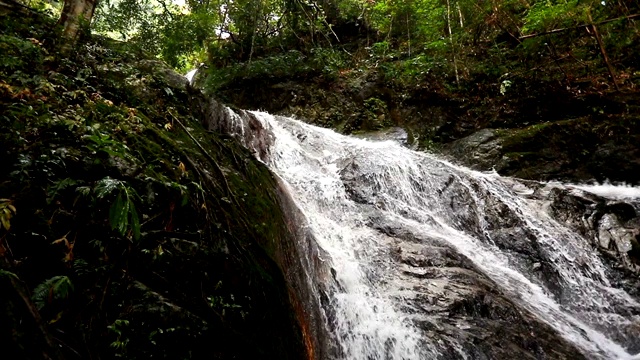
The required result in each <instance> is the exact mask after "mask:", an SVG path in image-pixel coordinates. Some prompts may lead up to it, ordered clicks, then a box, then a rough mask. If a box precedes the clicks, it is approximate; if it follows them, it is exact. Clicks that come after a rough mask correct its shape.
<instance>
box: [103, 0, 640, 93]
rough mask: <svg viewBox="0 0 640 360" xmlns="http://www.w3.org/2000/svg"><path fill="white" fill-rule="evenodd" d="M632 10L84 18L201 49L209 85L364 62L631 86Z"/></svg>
mask: <svg viewBox="0 0 640 360" xmlns="http://www.w3.org/2000/svg"><path fill="white" fill-rule="evenodd" d="M639 13H640V6H639V5H638V3H637V2H634V1H624V0H615V1H601V0H589V1H576V0H554V1H548V0H544V1H542V0H507V1H495V0H493V1H475V0H402V1H380V0H317V1H312V0H279V1H274V0H241V1H231V0H210V1H209V0H208V1H196V0H189V1H187V2H186V4H184V5H182V6H178V5H176V4H175V3H172V2H170V1H167V0H158V1H156V0H153V1H152V0H146V1H133V0H119V1H103V2H102V6H101V8H100V11H99V13H98V15H97V18H96V21H95V22H94V29H95V30H97V31H104V32H111V33H112V34H118V36H120V37H121V38H123V39H127V40H131V41H132V42H134V43H137V44H138V45H139V46H140V47H142V48H143V49H145V50H148V51H150V52H152V53H154V54H157V55H158V56H160V57H162V58H163V59H165V60H166V61H167V62H169V63H170V64H171V65H173V66H175V67H178V68H182V69H187V68H190V67H193V66H194V65H197V63H199V62H202V61H205V60H206V59H205V58H206V57H208V63H210V64H212V65H214V67H215V68H216V72H217V73H216V74H215V76H214V83H213V85H214V87H215V86H219V85H220V84H221V83H223V82H225V81H227V80H230V79H235V78H237V77H238V76H240V75H239V74H243V75H241V76H253V75H255V76H263V75H264V74H263V73H264V72H266V71H271V70H273V72H275V73H276V74H277V73H278V72H285V73H293V74H308V73H313V74H325V75H328V74H331V75H333V76H337V75H338V74H340V72H341V71H342V72H344V70H346V69H358V68H363V69H365V68H372V67H374V68H381V69H382V70H383V72H384V74H385V76H387V77H388V79H390V80H395V81H399V82H402V83H407V82H408V83H416V82H420V81H424V80H425V79H426V78H427V74H429V73H434V72H435V73H438V74H440V75H442V76H444V77H445V78H447V79H449V80H450V82H451V83H452V84H459V83H460V81H461V80H464V79H468V78H472V77H473V76H474V75H475V74H477V73H482V74H488V75H490V76H495V77H501V80H503V81H504V86H503V87H502V91H503V92H504V91H507V89H508V88H509V85H510V83H509V79H510V78H511V77H513V76H519V75H522V73H524V74H525V75H527V76H529V77H533V78H538V77H542V78H546V79H553V80H557V81H561V82H563V83H565V84H566V85H567V86H578V85H579V84H581V83H582V82H584V81H589V82H593V83H594V84H597V85H598V86H606V87H608V86H611V87H612V88H613V87H616V86H617V85H622V86H624V85H625V84H626V85H634V86H636V85H637V84H636V83H637V81H638V79H637V78H638V74H637V69H636V65H635V64H637V63H638V55H637V54H638V50H639V49H638V46H639V45H638V44H640V31H639V30H638V24H637V21H640V18H638V17H637V15H638V14H639ZM605 57H608V58H609V60H610V64H606V61H605ZM262 58H270V60H266V61H262V62H259V61H256V60H258V59H262ZM292 58H293V59H295V60H292ZM300 61H302V62H304V63H305V64H304V65H301V64H299V62H300ZM607 65H609V66H610V69H609V68H608V67H607ZM612 76H613V78H612ZM614 80H615V82H614Z"/></svg>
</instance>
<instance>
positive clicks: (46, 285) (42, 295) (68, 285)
mask: <svg viewBox="0 0 640 360" xmlns="http://www.w3.org/2000/svg"><path fill="white" fill-rule="evenodd" d="M72 292H73V283H72V282H71V279H69V277H68V276H64V275H59V276H54V277H52V278H50V279H47V280H45V281H43V282H42V283H40V285H38V286H36V288H35V289H34V290H33V295H32V297H31V298H32V299H33V302H34V303H35V304H36V307H37V308H38V310H41V309H42V308H44V307H45V306H46V305H47V304H50V303H51V302H53V301H54V300H64V299H67V298H69V295H71V293H72Z"/></svg>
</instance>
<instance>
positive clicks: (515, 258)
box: [218, 109, 640, 360]
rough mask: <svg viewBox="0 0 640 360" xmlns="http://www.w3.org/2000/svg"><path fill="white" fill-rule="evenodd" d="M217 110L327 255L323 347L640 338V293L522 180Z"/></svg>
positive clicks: (463, 348) (627, 341)
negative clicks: (619, 284)
mask: <svg viewBox="0 0 640 360" xmlns="http://www.w3.org/2000/svg"><path fill="white" fill-rule="evenodd" d="M224 111H225V112H226V116H225V117H224V118H225V119H226V121H227V123H226V124H219V125H218V126H219V127H220V129H221V130H224V131H227V132H228V133H230V134H231V135H235V136H237V137H238V138H239V139H240V140H241V141H242V142H243V143H244V144H245V146H247V147H248V148H250V149H253V150H255V152H256V155H257V156H258V157H259V158H261V160H262V161H264V162H265V163H266V164H267V165H268V166H269V167H270V168H271V170H272V171H273V172H274V173H276V174H277V175H278V176H279V177H280V178H281V179H282V180H283V181H284V182H285V183H286V184H287V186H288V190H289V192H290V194H291V196H292V198H293V200H294V202H295V203H296V205H297V206H298V207H299V208H300V210H301V211H302V212H303V213H304V214H305V216H306V218H307V224H301V225H304V226H308V228H309V231H310V232H311V233H312V234H313V235H314V237H315V239H316V241H317V242H318V245H319V247H321V248H322V249H323V250H324V252H325V253H326V254H327V255H326V257H327V258H323V259H320V260H321V261H324V262H325V263H326V264H327V266H329V267H330V268H332V269H333V270H332V273H333V274H334V279H333V281H332V282H331V283H330V284H327V287H326V289H327V290H326V291H327V294H324V295H326V296H325V297H326V299H327V300H325V301H324V303H323V305H324V311H325V315H326V316H325V317H326V326H327V329H328V333H330V334H333V337H334V338H333V339H331V341H332V342H333V346H332V350H331V356H333V357H335V358H339V359H362V360H372V359H458V358H460V359H465V358H468V359H476V358H497V357H500V356H502V358H511V357H510V354H511V355H513V354H519V353H524V354H529V356H532V357H538V358H580V357H585V358H592V359H625V358H627V359H628V358H632V355H631V354H630V353H629V351H631V350H634V351H637V350H638V349H639V348H640V337H639V336H638V335H640V329H639V328H640V316H638V314H640V303H638V302H637V301H636V300H635V299H634V298H633V297H632V296H630V295H628V294H627V293H626V292H625V291H623V290H621V289H618V288H615V287H614V286H612V284H611V282H610V280H609V277H608V276H609V275H608V269H607V266H606V265H605V264H603V262H602V260H601V259H600V258H599V257H598V255H597V250H595V249H594V247H593V246H592V245H591V243H590V242H589V241H588V240H587V239H585V237H583V236H581V235H579V234H577V233H575V232H574V231H573V230H570V229H569V228H568V227H566V226H565V225H563V224H560V223H559V222H557V221H556V220H554V219H553V218H552V217H551V216H549V215H548V212H547V207H548V202H547V201H545V200H543V199H542V198H540V197H536V196H532V195H531V194H532V193H533V192H534V191H533V189H531V188H529V187H527V186H526V185H523V184H522V183H520V182H518V181H515V180H513V179H508V178H501V177H500V176H498V175H497V174H491V173H480V172H475V171H471V170H468V169H465V168H461V167H458V166H455V165H452V164H450V163H448V162H446V161H443V160H441V159H439V158H437V157H435V156H433V155H430V154H426V153H420V152H415V151H411V150H409V149H407V148H405V147H403V146H401V145H400V144H398V143H396V142H392V141H378V142H371V141H367V140H363V139H356V138H353V137H348V136H343V135H339V134H337V133H335V132H333V131H331V130H328V129H321V128H317V127H314V126H311V125H308V124H304V123H302V122H299V121H297V120H294V119H289V118H284V117H274V116H271V115H269V114H266V113H260V112H251V113H243V114H235V113H233V112H232V111H231V110H229V109H224ZM257 124H259V126H257ZM258 127H261V128H262V129H261V131H256V129H257V128H258ZM554 186H555V187H556V188H562V187H563V185H561V184H556V185H553V186H552V185H549V186H547V188H546V189H542V190H540V189H538V190H536V191H543V192H544V191H551V190H549V188H552V187H554ZM576 189H577V188H576ZM585 190H588V189H585ZM325 281H326V280H325ZM318 296H320V295H318ZM497 337H500V338H497ZM630 349H631V350H630Z"/></svg>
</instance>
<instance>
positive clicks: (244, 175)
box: [0, 13, 304, 359]
mask: <svg viewBox="0 0 640 360" xmlns="http://www.w3.org/2000/svg"><path fill="white" fill-rule="evenodd" d="M5 15H6V16H5ZM58 42H59V29H58V28H57V27H56V24H55V21H54V20H53V19H51V18H49V17H43V16H40V15H37V14H29V13H20V14H15V13H9V14H3V16H2V17H1V18H0V108H1V109H2V111H1V112H0V169H2V170H1V171H0V294H2V295H1V296H0V339H2V343H3V344H4V345H5V347H4V348H3V358H6V359H114V358H125V359H149V358H154V359H155V358H160V359H205V358H206V359H230V358H243V359H258V358H266V357H268V356H276V357H277V358H279V359H287V358H289V359H297V358H302V357H303V353H304V349H303V345H302V340H301V339H300V337H301V335H300V331H299V329H298V327H297V326H298V325H296V321H295V320H294V316H295V315H294V314H295V311H294V310H293V309H292V307H291V304H290V300H289V299H290V297H289V296H290V294H289V293H288V291H287V288H286V286H285V282H284V278H283V274H282V271H281V269H280V268H279V265H278V264H276V262H275V260H274V259H275V258H276V251H277V250H276V245H275V244H276V243H277V242H279V241H280V240H283V239H286V238H287V232H286V225H285V224H284V220H283V218H282V216H283V215H282V213H281V211H280V208H279V206H278V203H277V200H276V195H275V193H274V192H275V190H274V189H275V181H274V179H273V178H272V176H271V174H270V173H269V171H268V170H267V169H266V167H264V166H263V165H262V164H260V163H259V162H257V161H256V160H254V159H253V157H252V155H251V154H250V153H249V152H248V151H246V150H244V149H242V148H241V147H240V146H239V145H238V144H236V143H235V142H231V141H226V140H224V139H223V138H221V137H219V136H218V135H216V134H210V133H207V132H206V131H205V130H204V128H203V127H202V126H201V125H200V122H201V120H202V118H203V114H202V113H199V112H198V110H197V109H198V108H199V107H198V104H199V102H200V101H203V102H206V101H208V100H207V99H205V98H204V97H203V96H202V94H201V93H200V92H197V91H193V92H189V90H188V88H187V87H186V80H185V79H184V78H183V77H182V76H181V75H179V74H177V73H174V72H172V71H171V70H170V69H167V68H166V65H164V64H163V63H162V62H160V61H157V60H153V59H148V58H145V57H144V56H142V54H140V53H138V52H136V51H132V50H131V49H129V48H128V47H127V46H126V45H123V44H122V43H118V42H114V41H112V40H109V39H106V38H95V39H92V40H87V39H83V40H80V41H79V42H77V43H76V46H75V49H74V53H73V56H71V57H61V56H59V55H58V54H57V53H56V46H57V43H58ZM205 149H206V150H205ZM281 245H282V243H279V245H278V246H281Z"/></svg>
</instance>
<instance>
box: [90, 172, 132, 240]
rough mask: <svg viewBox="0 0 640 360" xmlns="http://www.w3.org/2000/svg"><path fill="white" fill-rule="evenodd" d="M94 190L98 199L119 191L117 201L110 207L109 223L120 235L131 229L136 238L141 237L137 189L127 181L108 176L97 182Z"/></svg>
mask: <svg viewBox="0 0 640 360" xmlns="http://www.w3.org/2000/svg"><path fill="white" fill-rule="evenodd" d="M94 192H95V194H96V197H97V198H98V199H101V198H104V197H106V196H108V195H109V194H111V193H114V192H118V195H117V196H116V199H115V201H114V202H113V204H111V208H110V209H109V223H110V224H111V229H112V230H116V231H117V232H118V233H119V234H120V235H122V236H124V235H126V234H127V232H128V231H129V229H130V230H131V232H132V234H133V238H134V239H136V240H137V239H139V238H140V218H139V217H138V212H137V211H136V206H135V203H134V199H135V198H136V197H138V194H137V193H136V191H135V190H134V189H133V188H132V187H131V186H129V184H127V183H126V182H125V181H122V180H117V179H112V178H110V177H106V178H104V179H102V180H100V181H98V183H97V184H96V186H95V188H94Z"/></svg>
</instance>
